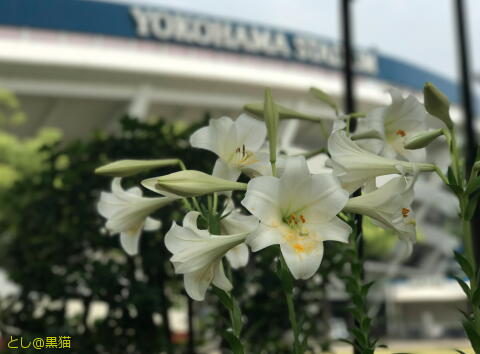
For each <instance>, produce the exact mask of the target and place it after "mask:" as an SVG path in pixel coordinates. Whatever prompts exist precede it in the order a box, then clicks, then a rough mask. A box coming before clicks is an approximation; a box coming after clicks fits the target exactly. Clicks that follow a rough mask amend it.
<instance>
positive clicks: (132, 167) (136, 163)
mask: <svg viewBox="0 0 480 354" xmlns="http://www.w3.org/2000/svg"><path fill="white" fill-rule="evenodd" d="M178 163H179V160H178V159H161V160H119V161H115V162H111V163H109V164H106V165H103V166H101V167H98V168H96V169H95V173H96V174H97V175H104V176H111V177H127V176H132V175H135V174H137V173H140V172H144V171H148V170H151V169H152V168H157V167H166V166H174V165H177V164H178Z"/></svg>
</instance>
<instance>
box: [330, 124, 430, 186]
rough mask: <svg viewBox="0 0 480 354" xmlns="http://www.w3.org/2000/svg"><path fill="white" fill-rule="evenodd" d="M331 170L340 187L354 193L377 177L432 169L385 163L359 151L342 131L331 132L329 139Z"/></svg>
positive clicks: (388, 161) (408, 164)
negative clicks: (338, 180)
mask: <svg viewBox="0 0 480 354" xmlns="http://www.w3.org/2000/svg"><path fill="white" fill-rule="evenodd" d="M328 152H329V153H330V156H331V159H330V160H329V164H330V167H332V168H333V174H334V175H335V176H337V177H338V178H339V179H340V182H341V183H342V187H343V188H345V189H346V190H348V191H349V192H354V191H355V190H357V189H358V188H360V187H361V186H362V185H364V184H365V183H366V182H367V181H369V180H371V179H372V178H374V177H376V176H383V175H389V174H406V173H412V172H414V171H417V170H421V171H432V170H433V165H430V164H417V163H412V162H407V161H400V160H393V159H388V158H386V157H383V156H379V155H376V154H374V153H372V152H370V151H367V150H364V149H362V148H361V147H360V146H359V145H358V144H356V143H355V142H354V141H352V140H351V139H350V138H349V137H348V136H347V135H346V133H345V131H343V130H337V131H334V132H333V133H332V134H331V135H330V138H329V139H328Z"/></svg>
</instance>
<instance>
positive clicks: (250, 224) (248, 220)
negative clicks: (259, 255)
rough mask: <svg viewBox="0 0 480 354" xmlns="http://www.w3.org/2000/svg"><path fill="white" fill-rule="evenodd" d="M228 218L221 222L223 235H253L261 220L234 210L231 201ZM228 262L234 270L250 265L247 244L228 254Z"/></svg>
mask: <svg viewBox="0 0 480 354" xmlns="http://www.w3.org/2000/svg"><path fill="white" fill-rule="evenodd" d="M224 213H225V214H228V216H226V217H224V218H223V219H221V220H220V232H221V233H222V235H234V234H240V233H244V232H249V233H251V232H252V231H254V230H255V228H256V227H258V225H259V220H258V219H257V218H256V217H255V216H253V215H244V214H242V213H240V211H239V210H236V209H234V205H233V202H232V201H231V200H230V201H229V203H228V205H227V208H226V209H225V211H224ZM226 256H227V259H228V262H229V263H230V265H231V266H232V268H234V269H237V268H240V267H244V266H246V265H247V263H248V258H249V254H248V247H247V245H246V244H245V243H241V244H239V245H238V246H235V247H234V248H232V249H231V250H230V251H228V252H227V254H226Z"/></svg>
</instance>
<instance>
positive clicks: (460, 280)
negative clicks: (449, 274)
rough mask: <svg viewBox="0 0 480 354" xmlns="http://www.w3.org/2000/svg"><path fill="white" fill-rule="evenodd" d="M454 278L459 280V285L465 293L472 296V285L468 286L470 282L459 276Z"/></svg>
mask: <svg viewBox="0 0 480 354" xmlns="http://www.w3.org/2000/svg"><path fill="white" fill-rule="evenodd" d="M454 278H455V280H456V281H457V283H458V285H460V286H461V287H462V289H463V292H464V293H465V295H467V297H468V298H470V295H471V290H470V287H469V286H468V284H467V283H465V282H464V281H463V280H462V279H460V278H458V277H454Z"/></svg>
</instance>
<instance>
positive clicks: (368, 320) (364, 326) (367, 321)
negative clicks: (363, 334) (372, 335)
mask: <svg viewBox="0 0 480 354" xmlns="http://www.w3.org/2000/svg"><path fill="white" fill-rule="evenodd" d="M371 324H372V319H371V318H368V317H366V318H364V319H363V321H362V322H361V323H360V327H361V328H362V330H364V331H368V330H369V328H370V325H371Z"/></svg>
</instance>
